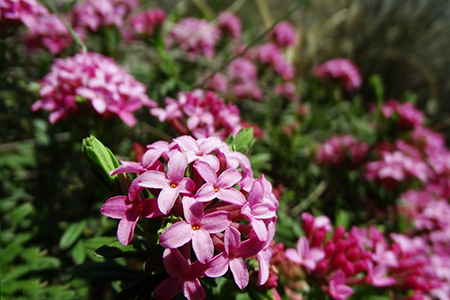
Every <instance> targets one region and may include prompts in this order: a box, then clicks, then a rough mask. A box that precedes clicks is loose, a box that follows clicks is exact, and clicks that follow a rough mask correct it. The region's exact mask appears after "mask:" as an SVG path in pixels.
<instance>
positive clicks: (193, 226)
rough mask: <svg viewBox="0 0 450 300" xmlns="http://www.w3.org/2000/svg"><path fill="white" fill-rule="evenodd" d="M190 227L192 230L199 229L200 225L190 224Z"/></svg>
mask: <svg viewBox="0 0 450 300" xmlns="http://www.w3.org/2000/svg"><path fill="white" fill-rule="evenodd" d="M192 229H193V230H199V229H200V226H198V225H192Z"/></svg>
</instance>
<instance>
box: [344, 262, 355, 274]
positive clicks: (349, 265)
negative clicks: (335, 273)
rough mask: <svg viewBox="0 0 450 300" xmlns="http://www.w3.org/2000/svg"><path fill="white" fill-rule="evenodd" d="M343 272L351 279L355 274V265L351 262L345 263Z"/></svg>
mask: <svg viewBox="0 0 450 300" xmlns="http://www.w3.org/2000/svg"><path fill="white" fill-rule="evenodd" d="M342 271H344V273H345V277H350V276H352V275H353V273H354V272H355V268H354V267H353V264H352V263H351V262H349V261H346V262H345V263H344V266H343V267H342Z"/></svg>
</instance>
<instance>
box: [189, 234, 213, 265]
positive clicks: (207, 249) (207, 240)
mask: <svg viewBox="0 0 450 300" xmlns="http://www.w3.org/2000/svg"><path fill="white" fill-rule="evenodd" d="M192 248H194V252H195V255H196V256H197V259H198V261H199V262H201V263H202V264H204V263H206V262H208V261H210V260H211V258H212V257H213V254H214V245H213V242H212V240H211V237H210V236H209V233H208V232H206V231H203V230H201V229H200V230H194V232H193V235H192Z"/></svg>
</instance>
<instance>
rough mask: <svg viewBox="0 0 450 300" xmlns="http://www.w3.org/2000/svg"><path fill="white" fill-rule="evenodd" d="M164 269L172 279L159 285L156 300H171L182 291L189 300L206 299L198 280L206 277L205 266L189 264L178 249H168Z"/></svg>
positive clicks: (155, 294) (165, 253) (165, 252)
mask: <svg viewBox="0 0 450 300" xmlns="http://www.w3.org/2000/svg"><path fill="white" fill-rule="evenodd" d="M163 261H164V267H165V268H166V271H167V273H169V275H170V277H169V278H167V279H166V280H164V281H163V282H162V283H161V284H160V285H158V286H157V287H156V289H155V291H154V292H153V297H154V298H155V299H156V300H170V299H172V298H174V297H175V296H176V295H177V294H178V293H179V292H180V291H183V295H184V296H185V297H186V298H187V299H189V300H197V299H204V298H205V297H206V294H205V290H204V289H203V287H202V285H201V284H200V281H199V280H198V278H200V277H204V269H205V265H203V264H201V263H200V262H199V261H196V262H194V263H192V264H190V263H189V261H188V260H186V259H185V258H184V257H183V256H182V255H181V253H180V251H178V249H166V250H164V254H163Z"/></svg>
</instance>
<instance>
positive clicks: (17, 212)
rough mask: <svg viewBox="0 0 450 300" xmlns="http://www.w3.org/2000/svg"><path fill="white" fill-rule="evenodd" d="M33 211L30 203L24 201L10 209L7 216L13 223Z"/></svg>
mask: <svg viewBox="0 0 450 300" xmlns="http://www.w3.org/2000/svg"><path fill="white" fill-rule="evenodd" d="M32 211H33V205H32V204H31V203H24V204H22V205H20V206H19V207H17V208H16V209H14V210H13V211H11V212H10V213H9V214H8V215H7V216H8V217H9V218H10V219H11V221H12V222H13V223H14V224H17V223H18V222H20V221H22V220H23V219H25V217H26V216H28V215H29V214H31V212H32Z"/></svg>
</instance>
